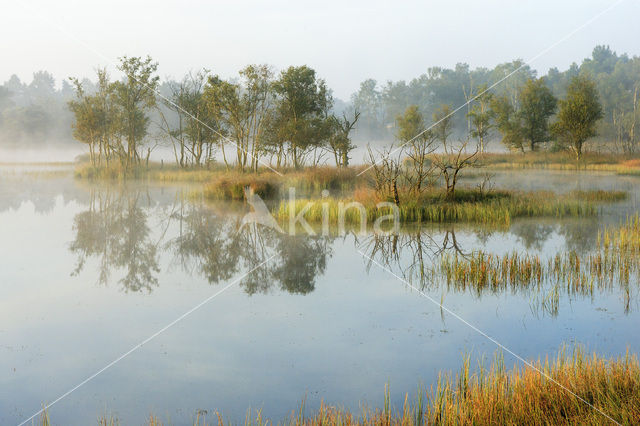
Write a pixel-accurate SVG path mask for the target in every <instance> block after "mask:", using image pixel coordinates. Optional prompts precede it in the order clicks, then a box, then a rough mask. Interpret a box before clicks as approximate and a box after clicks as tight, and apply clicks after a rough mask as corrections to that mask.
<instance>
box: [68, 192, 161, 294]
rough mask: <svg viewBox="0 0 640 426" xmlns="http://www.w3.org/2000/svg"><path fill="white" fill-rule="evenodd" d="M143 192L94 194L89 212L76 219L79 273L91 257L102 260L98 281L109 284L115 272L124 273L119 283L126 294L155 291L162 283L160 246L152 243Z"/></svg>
mask: <svg viewBox="0 0 640 426" xmlns="http://www.w3.org/2000/svg"><path fill="white" fill-rule="evenodd" d="M142 195H143V194H142V192H141V191H126V192H125V191H123V190H120V191H110V190H106V191H92V193H91V201H90V203H89V209H88V210H86V211H84V212H81V213H78V214H77V215H76V216H75V218H74V220H73V235H74V236H75V238H74V240H73V242H71V244H70V246H69V250H71V252H73V253H74V254H76V256H77V258H78V261H77V265H76V267H75V269H74V271H73V275H77V274H79V273H80V272H81V271H82V270H83V268H84V267H85V264H86V261H87V259H88V258H90V257H95V258H96V259H98V265H99V267H98V269H99V273H98V282H99V283H100V284H107V283H108V282H109V280H110V276H111V272H112V271H113V270H124V271H125V274H124V276H123V277H122V278H120V280H119V283H120V284H121V285H122V287H123V288H124V289H125V290H126V291H134V292H135V291H142V290H146V291H151V289H152V288H153V287H154V286H156V285H157V284H158V277H157V274H158V273H159V272H160V267H159V266H158V243H157V242H155V241H152V240H151V235H150V234H151V232H150V231H151V230H150V228H149V225H148V223H147V222H148V215H147V213H146V212H145V210H144V209H143V208H142V207H141V202H140V198H141V196H142Z"/></svg>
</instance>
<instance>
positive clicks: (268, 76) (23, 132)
mask: <svg viewBox="0 0 640 426" xmlns="http://www.w3.org/2000/svg"><path fill="white" fill-rule="evenodd" d="M112 73H113V74H114V75H115V74H116V71H113V72H112ZM117 74H118V76H117V77H113V76H111V75H109V73H108V72H107V71H106V69H99V70H98V71H97V73H96V76H95V77H94V78H93V80H90V79H87V78H84V79H70V80H69V79H65V80H63V81H62V83H61V85H57V84H56V81H55V79H54V78H53V76H52V75H51V74H49V73H48V72H46V71H39V72H36V73H35V74H34V75H33V80H32V81H31V82H30V83H24V82H22V81H20V79H19V78H18V77H17V76H15V75H14V76H12V77H11V78H10V79H9V80H8V81H6V82H5V83H4V84H3V85H1V86H0V146H5V147H16V146H26V145H32V146H37V145H38V144H42V142H43V141H47V142H50V141H60V142H64V143H71V141H73V140H74V139H75V140H77V141H80V142H83V143H85V144H87V146H88V151H89V153H90V154H89V155H90V158H91V161H92V162H93V163H94V164H95V165H102V164H107V163H112V162H116V163H117V164H121V165H123V166H125V167H134V166H136V165H139V164H143V163H145V162H146V161H148V159H149V156H150V155H151V153H152V152H153V151H154V149H156V148H158V147H160V146H162V147H165V148H166V149H169V150H170V152H172V153H173V156H174V158H175V162H176V164H178V165H179V166H181V167H206V166H208V165H210V164H211V163H212V162H213V161H214V160H215V161H218V162H221V163H223V164H225V165H226V166H227V167H229V168H231V167H236V168H238V169H241V170H257V169H258V167H259V166H260V165H261V164H262V165H264V164H269V165H270V166H272V167H301V166H303V165H314V164H323V163H334V164H335V165H337V166H347V165H349V163H350V161H353V158H352V157H353V155H354V154H353V149H354V148H355V146H356V145H357V144H360V145H363V144H365V143H367V142H374V143H375V142H378V141H382V142H384V141H386V142H390V141H392V140H394V139H395V138H396V136H398V130H399V129H398V121H397V118H398V117H399V116H401V115H403V114H404V113H405V112H406V111H407V108H409V107H412V106H415V111H414V113H419V114H420V115H421V117H423V123H422V124H421V125H422V126H424V128H425V129H426V128H430V127H432V126H433V125H434V124H435V123H436V121H435V119H436V118H438V119H442V118H443V117H446V120H445V121H446V122H447V123H446V124H447V125H446V126H445V128H446V129H447V131H448V134H440V135H438V138H439V140H442V141H443V144H446V141H447V139H448V138H453V139H456V140H466V139H467V138H471V140H473V142H474V143H475V142H477V143H478V144H479V151H480V152H483V151H485V150H486V149H487V144H488V142H490V141H501V142H502V143H503V145H504V146H505V147H507V148H508V149H511V150H515V151H521V152H524V151H529V150H540V149H544V148H550V149H551V148H552V149H567V150H571V151H573V152H574V154H575V155H576V157H579V156H580V155H581V154H582V152H583V151H584V149H585V147H586V148H587V149H588V147H589V143H590V142H589V141H594V142H598V146H599V148H600V149H607V150H610V151H612V152H619V153H636V152H638V151H639V150H640V135H639V133H640V132H639V131H638V124H639V123H640V57H637V56H634V57H629V56H628V55H626V54H621V55H619V54H617V53H616V52H614V51H613V50H611V49H610V48H609V47H607V46H596V48H595V49H594V50H593V53H592V56H591V57H590V58H586V59H584V60H583V61H582V63H581V64H579V65H578V64H575V63H574V64H572V65H571V66H570V67H569V68H568V69H567V70H565V71H559V70H558V69H557V68H552V69H550V70H549V71H548V72H547V74H546V75H544V76H540V77H538V76H537V75H536V71H535V70H533V69H531V68H530V67H529V66H528V65H526V64H524V63H523V62H522V61H520V60H515V61H512V62H508V63H504V64H499V65H497V66H496V67H494V68H493V69H489V68H475V69H472V68H471V67H470V66H469V65H467V64H458V65H456V66H455V67H454V68H453V69H448V68H441V67H433V68H429V69H428V70H427V71H426V73H425V74H423V75H421V76H419V77H417V78H415V79H413V80H411V81H408V82H407V81H396V82H393V81H388V82H386V83H384V84H379V83H378V82H377V81H375V80H373V79H366V80H365V81H363V82H362V83H361V85H360V87H359V89H358V90H357V91H356V93H354V94H353V95H352V96H351V99H350V100H349V102H348V103H345V102H343V101H341V100H340V99H336V98H334V96H333V95H332V92H331V90H330V88H329V87H328V86H327V84H326V82H325V81H324V80H323V79H322V78H321V77H320V76H318V75H317V73H316V71H315V70H313V69H311V68H309V67H308V66H304V65H302V66H291V67H288V68H285V69H283V70H281V71H276V70H274V69H273V68H272V67H270V66H268V65H249V66H246V67H245V68H243V69H242V70H240V71H239V72H238V74H237V76H235V77H232V78H222V77H220V76H219V75H216V74H215V73H213V72H211V71H209V70H207V69H202V70H199V71H195V72H190V73H188V74H187V75H186V76H185V77H183V78H181V79H178V80H174V79H167V80H164V81H162V80H160V79H159V77H158V64H157V63H156V62H154V61H153V60H152V59H151V58H149V57H146V58H138V57H133V58H126V57H125V58H121V60H120V62H119V66H118V71H117ZM507 76H508V78H506V79H505V77H507ZM502 79H504V81H501V80H502ZM576 79H578V80H576ZM497 82H499V83H498V84H496V83H497ZM581 98H582V100H580V99H581ZM587 98H588V99H587ZM580 102H583V104H584V106H585V107H586V106H589V108H590V112H589V114H590V118H589V120H588V121H589V124H588V125H585V126H584V127H583V129H582V130H581V131H580V132H578V130H576V128H575V127H572V126H571V125H569V124H568V123H567V120H570V119H571V117H574V118H575V114H573V113H571V111H575V110H576V108H577V106H578V104H579V103H580ZM595 103H597V104H598V105H599V109H598V108H597V107H596V106H595ZM592 104H593V105H592ZM443 106H447V107H446V108H449V110H448V112H447V110H446V109H443V108H445V107H443ZM459 106H462V109H461V110H460V111H457V112H456V113H455V114H452V115H451V116H450V117H448V115H449V114H450V113H451V112H452V111H453V110H455V109H456V108H458V107H459ZM407 118H410V117H407ZM414 119H415V117H414ZM554 123H555V124H554ZM416 124H419V123H414V125H416ZM436 127H439V128H440V129H441V130H442V126H435V127H434V129H432V130H434V131H436ZM578 133H580V135H581V136H579V137H578ZM587 135H588V136H587ZM434 137H435V136H434ZM403 138H405V139H406V140H407V141H408V140H409V139H408V138H407V137H406V136H403ZM585 143H587V145H585ZM592 146H594V147H595V146H596V144H595V143H593V144H592ZM414 155H417V154H416V152H414ZM357 160H361V159H359V158H358V159H357Z"/></svg>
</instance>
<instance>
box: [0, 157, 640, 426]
mask: <svg viewBox="0 0 640 426" xmlns="http://www.w3.org/2000/svg"><path fill="white" fill-rule="evenodd" d="M495 182H496V185H497V186H498V187H515V188H520V189H541V188H542V189H544V188H547V189H549V188H554V189H556V190H558V191H566V190H572V189H576V188H579V189H591V188H602V189H614V188H615V189H622V190H626V191H629V193H630V195H629V198H628V199H627V200H626V201H624V202H622V203H617V204H615V205H608V206H604V207H602V209H601V210H602V211H601V214H600V216H599V217H597V218H585V219H571V220H561V221H558V220H549V219H544V220H522V221H516V222H514V223H513V224H512V226H511V227H510V228H509V229H506V230H487V229H482V228H476V227H472V226H460V225H449V226H440V227H426V228H425V227H423V228H421V229H419V228H416V227H407V228H406V229H403V231H402V232H401V233H400V235H398V236H392V237H381V236H373V235H353V234H348V235H346V236H335V237H312V236H297V237H291V236H287V235H282V234H279V233H277V232H274V231H271V230H269V229H265V228H259V227H258V228H255V227H243V228H242V229H240V230H239V229H238V228H239V223H240V220H241V217H242V214H243V213H244V212H245V211H246V207H245V206H242V205H234V204H224V203H222V204H214V205H205V204H202V203H200V202H197V201H190V200H192V198H193V197H189V196H188V194H189V193H190V192H191V191H192V190H193V188H190V187H184V186H170V185H167V186H162V185H153V184H143V183H135V184H127V185H117V184H116V185H108V186H106V185H102V186H98V185H92V184H89V183H87V182H78V181H75V180H74V179H73V178H72V177H71V176H70V173H65V172H64V171H61V170H57V169H56V170H53V171H51V170H48V171H45V172H42V173H35V172H34V170H31V169H29V170H16V168H11V169H7V168H6V167H5V168H4V169H3V170H1V171H0V424H2V425H5V424H17V423H19V422H21V421H22V420H24V419H25V418H28V417H29V416H31V415H32V414H33V413H35V412H36V411H37V410H38V409H39V408H40V407H41V405H42V404H43V403H45V402H51V401H53V400H55V399H56V398H57V397H59V396H60V395H62V394H64V393H65V392H66V391H68V390H69V389H71V388H72V387H74V386H75V385H77V384H78V383H80V382H82V381H83V380H84V379H86V378H87V377H89V376H90V375H92V374H93V373H95V372H96V371H98V370H100V369H101V368H103V367H104V366H105V365H107V364H109V363H110V362H111V361H113V360H114V359H116V358H117V357H119V356H120V355H122V354H123V353H125V352H126V351H128V350H129V349H131V348H132V347H134V346H135V345H137V344H138V343H140V342H141V341H143V340H144V339H146V338H148V337H149V336H151V335H153V334H154V333H156V332H157V331H158V330H160V329H161V328H163V327H164V326H166V325H167V324H169V323H171V322H172V321H173V320H175V319H176V318H177V317H179V316H180V315H182V314H183V313H185V312H186V311H189V310H190V309H191V308H193V307H194V306H196V305H198V304H199V303H200V302H202V301H203V300H205V299H206V298H208V297H210V296H212V295H214V294H216V293H217V292H219V291H220V290H221V289H223V288H225V286H227V285H229V284H231V283H235V282H237V284H236V285H232V286H230V287H229V288H228V290H226V291H224V292H223V293H221V294H220V295H218V296H216V297H215V298H213V299H211V301H210V302H209V303H207V304H205V305H203V306H202V307H201V308H200V309H198V310H196V311H195V312H193V313H192V314H191V315H189V316H188V317H186V318H185V319H184V320H182V321H180V322H179V323H177V324H175V325H174V326H172V327H171V328H169V329H168V330H166V331H165V332H163V333H162V334H160V335H158V336H157V337H156V338H155V339H153V340H151V341H150V342H149V343H147V344H145V345H144V346H143V347H141V348H140V349H139V350H137V351H135V352H133V353H132V354H130V355H129V356H127V357H126V358H124V359H123V360H121V361H120V362H118V363H117V364H115V365H113V367H111V368H109V369H108V370H106V371H104V372H103V373H101V374H100V375H98V376H97V377H96V378H95V379H93V380H91V381H89V382H88V383H86V384H85V385H84V386H82V387H81V388H79V389H78V390H76V391H75V392H73V393H72V394H70V395H69V396H68V397H66V398H64V399H62V400H61V401H60V402H58V403H56V404H55V405H54V406H53V407H52V408H51V409H50V416H51V418H52V419H53V420H54V423H55V424H63V425H75V424H78V425H80V424H92V423H93V422H95V419H96V417H97V416H98V415H100V414H104V413H109V414H114V415H116V416H117V417H118V418H119V419H120V420H121V421H122V422H123V423H124V424H140V423H142V422H143V421H144V418H145V417H147V416H148V414H149V413H155V414H156V415H158V416H160V417H161V418H163V419H165V420H169V419H170V420H171V422H172V423H173V424H176V425H180V424H190V421H191V419H192V418H193V417H194V416H195V413H196V412H198V410H204V411H207V412H209V413H212V412H213V411H215V410H216V409H217V410H220V411H221V412H222V413H223V415H224V416H225V417H227V418H229V419H232V420H241V419H244V416H245V413H246V410H247V409H248V408H249V407H251V408H253V409H258V408H262V410H263V414H264V415H266V416H269V417H271V418H274V419H281V418H283V417H284V416H286V415H288V413H289V412H290V411H291V410H292V409H295V408H296V407H297V406H298V405H299V403H300V401H301V400H302V399H303V398H306V405H307V407H308V409H310V410H311V409H314V408H316V407H317V406H318V405H319V403H320V401H321V400H324V401H325V402H326V403H329V404H338V405H342V406H345V407H347V408H352V409H358V407H360V406H361V405H363V404H367V405H374V406H380V405H381V404H382V399H383V390H384V385H385V384H386V383H389V384H390V387H391V397H392V402H393V403H396V404H398V405H400V404H401V403H402V399H403V397H404V394H405V392H410V393H411V392H413V391H414V390H415V389H416V387H417V386H418V385H419V384H424V385H431V384H432V383H434V381H435V380H436V378H437V374H438V372H439V371H441V370H453V371H457V370H458V368H459V367H460V364H461V359H462V355H463V354H465V353H467V354H470V355H471V356H472V359H474V360H476V359H479V358H481V357H483V356H484V357H485V358H487V359H490V358H491V357H492V356H493V354H494V352H495V350H496V347H495V345H494V344H492V343H491V342H490V341H488V340H487V339H486V338H484V337H482V336H481V335H479V334H478V333H476V332H475V331H473V330H472V329H470V328H469V327H467V326H466V325H464V324H462V323H461V322H460V321H458V320H457V319H455V318H454V317H452V316H450V315H448V314H447V313H446V312H442V311H441V310H440V308H439V307H438V306H437V305H434V304H433V303H432V302H430V301H429V300H427V299H426V298H424V297H421V296H420V295H419V294H418V293H417V292H416V291H412V290H411V289H409V288H407V287H406V286H405V285H404V284H403V282H402V281H400V280H399V279H397V278H396V277H394V276H393V275H391V274H389V273H388V272H385V271H383V270H382V269H380V268H379V267H377V266H376V265H375V264H373V263H372V262H371V261H369V260H368V259H367V258H365V257H363V256H362V255H361V254H360V253H359V251H362V252H363V253H365V254H366V255H367V256H370V257H371V258H373V259H375V260H376V261H377V262H381V263H383V264H385V265H386V266H387V267H388V268H390V269H391V270H392V271H393V272H394V273H396V274H398V275H399V276H401V277H403V278H404V279H407V280H409V281H410V282H412V283H414V284H415V285H417V286H420V287H421V288H424V289H425V292H426V293H427V294H429V295H430V296H431V297H433V298H434V299H435V300H437V301H440V300H442V301H443V303H444V304H445V305H446V306H447V307H448V308H449V309H451V310H453V311H455V312H456V313H458V314H459V315H460V316H462V317H464V318H465V319H466V320H467V321H469V322H470V323H472V324H474V325H475V326H476V327H478V328H479V329H481V330H483V331H485V332H486V333H487V334H489V335H491V336H493V337H494V338H496V339H497V340H498V341H500V342H501V343H503V344H504V345H505V346H507V347H509V348H510V349H512V350H513V351H515V352H516V353H518V354H519V355H521V356H523V357H525V358H538V357H545V356H547V355H550V356H554V355H555V354H556V353H557V351H558V349H559V348H560V346H561V345H562V344H563V343H568V344H573V343H580V344H584V345H585V346H586V347H587V348H588V349H590V350H595V351H597V352H599V353H601V354H604V355H615V354H621V353H623V352H624V351H625V350H626V349H627V348H629V349H630V350H631V351H634V352H638V351H640V339H639V338H640V330H639V327H638V324H639V323H640V315H639V313H638V312H639V310H640V306H639V303H638V298H637V297H636V295H635V293H636V292H637V283H633V286H632V289H631V298H630V300H628V299H627V298H625V297H624V295H623V294H621V292H620V291H617V290H616V289H615V288H613V289H611V290H607V291H596V292H595V294H593V295H566V294H563V295H561V298H560V301H559V304H558V306H557V307H556V308H557V309H555V310H554V311H550V310H548V309H545V307H544V306H542V305H541V303H540V300H541V298H543V297H544V295H541V294H539V292H538V293H536V292H534V291H527V290H526V289H525V290H521V291H507V292H503V293H490V292H486V293H481V294H477V293H475V292H470V291H464V292H457V291H454V290H452V289H447V288H446V286H443V285H441V284H439V283H437V282H430V281H429V279H422V280H421V279H420V274H419V271H420V269H421V266H426V267H427V268H428V267H429V265H430V264H431V262H432V261H433V260H434V259H437V258H438V256H439V255H440V254H442V253H450V252H459V253H463V254H464V253H469V252H471V251H473V250H479V249H483V250H486V251H490V252H494V253H505V252H509V251H513V250H519V251H528V252H532V253H539V254H541V255H542V256H552V255H554V254H555V253H557V252H559V251H567V250H575V251H578V252H581V253H586V252H589V251H590V250H593V249H594V247H595V246H596V241H597V233H598V230H599V229H600V228H601V227H602V226H603V224H605V223H612V224H615V223H618V222H619V221H620V220H621V219H623V218H624V217H625V216H626V215H627V214H629V213H633V212H635V211H636V203H637V200H638V185H637V184H638V183H639V182H640V180H637V179H634V178H624V177H615V176H607V175H596V174H580V175H576V174H571V173H556V172H531V173H520V174H498V175H497V176H496V177H495ZM270 258H271V261H269V262H267V263H266V264H265V265H264V266H263V267H260V268H258V269H256V270H255V271H253V272H251V273H249V274H248V275H246V272H247V271H250V270H251V269H252V268H254V267H255V266H257V265H259V264H260V263H261V262H263V261H264V260H266V259H270ZM505 360H506V362H507V363H508V364H511V365H512V364H513V363H514V362H515V360H514V359H513V358H510V357H509V355H505Z"/></svg>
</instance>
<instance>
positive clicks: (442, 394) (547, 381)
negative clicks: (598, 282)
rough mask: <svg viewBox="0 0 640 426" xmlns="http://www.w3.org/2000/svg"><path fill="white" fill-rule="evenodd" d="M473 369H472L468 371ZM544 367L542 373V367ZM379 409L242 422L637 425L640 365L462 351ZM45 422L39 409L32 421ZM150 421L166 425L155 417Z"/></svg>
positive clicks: (257, 416) (328, 410)
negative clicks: (479, 359)
mask: <svg viewBox="0 0 640 426" xmlns="http://www.w3.org/2000/svg"><path fill="white" fill-rule="evenodd" d="M472 370H475V371H472ZM541 372H542V373H544V375H543V374H542V373H541ZM384 395H385V398H384V404H383V407H382V408H377V409H376V408H362V409H361V411H359V412H352V411H348V410H346V409H344V408H341V407H338V406H328V405H325V404H321V406H320V408H319V409H317V410H315V411H312V412H309V411H308V410H307V409H305V407H304V404H301V406H300V407H299V408H298V409H295V410H293V411H292V413H291V415H290V416H289V417H288V418H285V419H283V420H278V419H275V421H274V420H273V419H267V418H265V417H263V416H262V414H261V412H260V411H257V412H255V413H254V412H251V411H249V412H248V414H247V417H246V419H245V421H244V425H246V426H249V425H255V426H262V425H272V424H283V425H292V426H293V425H296V426H302V425H309V426H312V425H336V426H337V425H341V426H344V425H356V424H357V425H380V426H386V425H399V426H400V425H402V426H419V425H420V426H421V425H495V424H512V425H516V424H517V425H540V424H549V425H551V424H553V425H576V424H585V425H602V424H613V423H614V421H615V422H618V423H620V424H625V425H626V424H637V422H638V419H640V366H639V364H638V360H637V358H636V357H635V356H632V355H630V354H629V353H627V354H626V355H625V356H623V357H617V358H610V359H607V358H604V357H599V356H597V355H596V354H591V355H588V354H586V353H585V352H584V351H583V350H581V349H579V348H578V349H575V350H573V351H569V350H566V349H563V350H561V351H559V353H558V355H557V357H556V358H555V359H553V360H549V359H548V358H547V359H545V360H538V361H535V362H531V365H530V366H529V365H528V366H524V367H517V366H516V367H514V368H513V369H511V370H507V369H506V368H505V364H504V360H503V359H502V358H501V357H500V356H496V357H495V358H494V360H493V362H492V363H491V365H490V366H488V367H487V368H484V367H483V365H482V363H480V365H479V367H478V368H477V369H472V367H471V365H470V359H469V357H464V360H463V365H462V368H461V370H460V372H459V373H458V374H457V375H455V376H454V375H452V374H441V375H440V376H439V379H438V382H437V384H435V385H433V386H431V387H430V388H428V389H424V388H418V391H417V392H416V394H415V395H414V396H413V397H411V398H410V397H409V395H406V396H405V398H404V401H402V402H396V401H393V402H392V401H391V398H390V394H389V392H388V390H385V394H384ZM242 423H243V422H230V421H228V420H226V418H225V417H224V415H223V414H222V413H220V412H218V411H216V412H213V413H209V414H208V415H206V414H198V415H194V417H193V420H192V424H193V425H194V426H196V425H197V426H205V425H218V426H223V425H227V424H229V425H231V424H242ZM38 424H40V425H42V426H49V425H50V422H49V417H48V416H47V415H46V414H45V415H43V416H42V419H41V421H40V422H39V423H38ZM98 424H99V425H103V426H107V425H109V426H111V425H118V424H120V423H119V422H118V421H117V419H115V418H113V417H105V418H100V419H99V420H98ZM146 424H147V425H149V426H160V425H171V424H172V423H171V422H169V421H168V422H164V421H163V420H162V419H160V418H159V417H156V416H154V415H151V416H149V420H148V421H147V423H146Z"/></svg>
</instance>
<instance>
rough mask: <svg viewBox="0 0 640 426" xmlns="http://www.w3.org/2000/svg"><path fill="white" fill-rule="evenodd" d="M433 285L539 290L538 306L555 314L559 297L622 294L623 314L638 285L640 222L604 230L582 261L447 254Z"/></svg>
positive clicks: (563, 256) (573, 256)
mask: <svg viewBox="0 0 640 426" xmlns="http://www.w3.org/2000/svg"><path fill="white" fill-rule="evenodd" d="M432 279H433V280H442V281H443V282H444V283H445V284H446V285H447V287H448V288H453V289H455V290H462V291H464V290H468V289H470V290H472V291H474V292H475V293H476V294H481V293H483V292H485V291H490V292H496V293H497V292H503V291H504V290H508V289H510V290H520V289H526V290H543V291H544V292H545V295H544V297H543V298H542V299H540V300H539V301H540V303H541V304H542V307H543V308H544V309H546V310H549V311H550V312H552V313H557V309H558V302H559V296H560V292H566V293H567V294H569V295H575V294H579V295H588V296H593V295H594V291H595V290H596V289H598V290H600V291H610V290H612V289H613V288H614V287H615V288H617V289H619V290H621V296H622V299H623V301H624V304H625V309H626V310H628V309H629V306H630V299H631V293H632V290H633V289H634V283H635V284H636V285H637V283H638V282H640V217H639V216H638V215H635V216H632V217H629V218H627V220H626V221H625V222H623V223H622V224H621V225H620V226H618V227H608V228H605V230H604V231H602V232H600V233H599V235H598V245H597V247H596V249H595V250H594V251H593V252H592V253H589V254H586V255H584V256H580V255H578V253H576V252H573V251H572V252H568V253H558V254H556V255H555V256H552V257H550V258H549V259H547V260H546V261H544V260H542V259H541V258H540V257H539V256H538V255H533V254H519V253H517V252H513V253H507V254H504V255H494V254H488V253H485V252H482V251H477V252H473V253H471V254H470V255H468V256H462V255H459V254H457V253H456V254H453V255H452V254H445V255H443V256H441V257H440V260H439V264H437V265H436V267H435V268H434V270H433V271H432Z"/></svg>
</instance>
